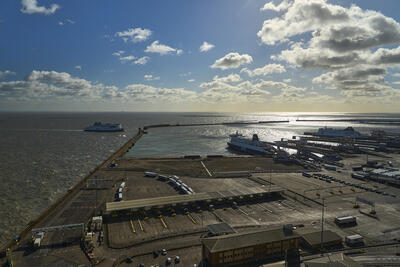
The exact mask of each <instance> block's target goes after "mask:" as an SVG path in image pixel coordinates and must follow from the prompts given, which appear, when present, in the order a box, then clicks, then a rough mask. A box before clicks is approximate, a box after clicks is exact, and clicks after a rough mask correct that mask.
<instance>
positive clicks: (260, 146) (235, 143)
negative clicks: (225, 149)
mask: <svg viewBox="0 0 400 267" xmlns="http://www.w3.org/2000/svg"><path fill="white" fill-rule="evenodd" d="M229 137H230V138H231V140H230V141H229V142H228V143H227V144H228V146H229V148H231V149H233V150H237V151H241V152H244V153H248V154H259V155H272V154H273V152H272V151H273V149H274V148H273V147H272V146H271V145H269V144H267V143H266V142H262V141H260V140H259V139H258V136H257V134H253V138H252V139H249V138H246V137H244V136H243V135H242V134H240V133H238V132H236V133H235V134H231V135H229Z"/></svg>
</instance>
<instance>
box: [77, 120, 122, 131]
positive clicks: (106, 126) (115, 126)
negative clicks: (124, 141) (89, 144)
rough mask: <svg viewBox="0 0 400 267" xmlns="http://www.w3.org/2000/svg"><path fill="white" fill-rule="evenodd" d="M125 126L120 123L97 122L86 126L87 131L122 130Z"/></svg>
mask: <svg viewBox="0 0 400 267" xmlns="http://www.w3.org/2000/svg"><path fill="white" fill-rule="evenodd" d="M123 130H124V128H122V125H121V124H119V123H101V122H95V123H94V124H93V125H92V126H89V127H86V128H85V129H84V131H87V132H121V131H123Z"/></svg>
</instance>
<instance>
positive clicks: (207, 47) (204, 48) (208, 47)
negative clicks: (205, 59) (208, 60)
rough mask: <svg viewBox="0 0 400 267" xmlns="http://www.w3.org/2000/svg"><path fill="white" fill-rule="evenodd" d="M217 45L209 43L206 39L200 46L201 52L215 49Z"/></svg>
mask: <svg viewBox="0 0 400 267" xmlns="http://www.w3.org/2000/svg"><path fill="white" fill-rule="evenodd" d="M214 47H215V45H213V44H210V43H207V42H206V41H204V42H203V44H202V45H201V46H200V51H201V52H207V51H209V50H211V49H213V48H214Z"/></svg>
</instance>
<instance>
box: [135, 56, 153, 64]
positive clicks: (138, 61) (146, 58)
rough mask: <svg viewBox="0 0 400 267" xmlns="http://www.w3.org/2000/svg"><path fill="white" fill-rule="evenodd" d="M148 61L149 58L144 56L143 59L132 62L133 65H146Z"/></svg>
mask: <svg viewBox="0 0 400 267" xmlns="http://www.w3.org/2000/svg"><path fill="white" fill-rule="evenodd" d="M148 61H149V57H147V56H144V57H141V58H138V59H137V60H135V61H134V62H133V64H136V65H146V64H147V62H148Z"/></svg>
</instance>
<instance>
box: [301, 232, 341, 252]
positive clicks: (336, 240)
mask: <svg viewBox="0 0 400 267" xmlns="http://www.w3.org/2000/svg"><path fill="white" fill-rule="evenodd" d="M301 237H302V246H304V247H306V248H312V249H318V248H321V243H322V247H334V246H342V245H343V239H342V237H341V236H339V235H338V234H336V233H335V232H332V231H331V230H324V233H323V235H322V236H321V231H316V232H310V233H304V234H301ZM321 241H322V242H321Z"/></svg>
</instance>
